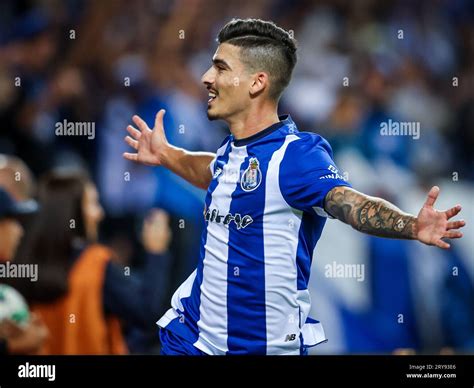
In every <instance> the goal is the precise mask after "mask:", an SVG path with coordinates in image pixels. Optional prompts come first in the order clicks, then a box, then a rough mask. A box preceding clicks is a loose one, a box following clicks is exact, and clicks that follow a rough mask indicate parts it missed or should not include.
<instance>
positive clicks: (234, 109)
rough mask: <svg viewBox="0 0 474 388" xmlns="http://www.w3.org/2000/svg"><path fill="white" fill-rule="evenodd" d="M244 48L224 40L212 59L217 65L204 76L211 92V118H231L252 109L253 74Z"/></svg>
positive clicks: (209, 111) (208, 115) (208, 109)
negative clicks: (244, 58) (244, 60)
mask: <svg viewBox="0 0 474 388" xmlns="http://www.w3.org/2000/svg"><path fill="white" fill-rule="evenodd" d="M239 55H240V48H239V47H237V46H233V45H231V44H228V43H222V44H221V45H219V47H218V48H217V51H216V53H215V54H214V57H213V58H212V62H213V65H212V66H211V67H210V68H209V70H208V71H207V72H206V73H205V74H204V75H203V76H202V82H203V83H204V84H205V85H206V88H207V89H208V91H209V100H208V102H207V117H208V118H209V120H216V119H223V120H226V121H227V120H228V119H230V118H232V117H235V116H236V115H238V114H239V113H242V112H245V110H246V109H248V107H249V105H250V102H251V98H250V93H249V85H250V84H251V81H252V80H251V75H250V74H248V72H247V71H246V68H245V65H244V64H243V63H242V62H241V61H240V56H239Z"/></svg>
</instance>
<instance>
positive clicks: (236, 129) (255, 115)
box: [228, 103, 280, 140]
mask: <svg viewBox="0 0 474 388" xmlns="http://www.w3.org/2000/svg"><path fill="white" fill-rule="evenodd" d="M279 121H280V120H279V119H278V113H277V106H276V105H275V104H270V103H267V104H265V105H263V106H254V107H251V108H250V109H249V110H248V111H245V112H242V114H241V115H239V116H238V117H235V118H232V119H230V120H228V124H229V127H230V132H231V133H232V135H233V136H234V138H235V139H236V140H240V139H245V138H247V137H250V136H252V135H255V134H256V133H258V132H260V131H263V130H264V129H265V128H268V127H269V126H271V125H273V124H275V123H278V122H279Z"/></svg>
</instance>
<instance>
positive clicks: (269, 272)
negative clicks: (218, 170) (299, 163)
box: [263, 135, 302, 354]
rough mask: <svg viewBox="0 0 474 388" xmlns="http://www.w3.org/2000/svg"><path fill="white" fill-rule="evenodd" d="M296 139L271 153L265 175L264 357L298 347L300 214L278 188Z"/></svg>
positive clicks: (294, 351) (289, 138)
mask: <svg viewBox="0 0 474 388" xmlns="http://www.w3.org/2000/svg"><path fill="white" fill-rule="evenodd" d="M298 139H299V138H298V137H297V136H295V135H287V136H286V139H285V143H284V144H283V145H282V146H281V147H280V149H278V150H277V151H275V152H274V153H273V155H272V158H271V160H270V162H269V165H268V170H267V176H266V187H265V194H266V195H265V211H264V217H263V239H264V242H263V243H264V252H265V301H266V325H267V327H266V329H267V354H299V348H300V338H299V334H300V307H299V305H298V298H297V294H296V291H297V279H298V274H297V268H296V251H297V248H298V233H299V228H300V225H301V217H302V213H301V212H299V211H295V210H294V209H292V208H291V207H290V206H289V205H288V204H287V203H286V201H285V199H284V198H283V195H282V193H281V191H280V185H279V173H280V164H281V161H282V160H283V157H284V155H285V152H286V149H287V147H288V144H290V143H291V142H293V141H295V140H298ZM292 338H293V339H292Z"/></svg>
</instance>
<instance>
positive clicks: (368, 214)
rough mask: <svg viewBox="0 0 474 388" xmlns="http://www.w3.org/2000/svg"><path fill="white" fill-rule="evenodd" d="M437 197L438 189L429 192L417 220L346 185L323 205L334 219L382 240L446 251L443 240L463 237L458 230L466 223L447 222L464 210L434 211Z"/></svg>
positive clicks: (328, 196) (326, 199) (329, 193)
mask: <svg viewBox="0 0 474 388" xmlns="http://www.w3.org/2000/svg"><path fill="white" fill-rule="evenodd" d="M438 194H439V188H438V187H437V186H435V187H433V188H432V189H431V190H430V192H429V193H428V198H427V200H426V202H425V204H424V205H423V207H422V209H421V210H420V212H419V214H418V216H417V217H415V216H413V215H411V214H408V213H404V212H402V211H401V210H400V209H399V208H397V207H396V206H395V205H393V204H391V203H390V202H388V201H386V200H384V199H381V198H377V197H370V196H368V195H365V194H363V193H360V192H358V191H356V190H354V189H352V188H350V187H345V186H338V187H335V188H333V189H332V190H330V191H329V192H328V194H327V195H326V198H325V202H324V206H325V209H326V211H327V212H328V213H329V214H331V215H332V216H333V217H335V218H337V219H338V220H340V221H342V222H344V223H346V224H349V225H351V226H352V227H353V228H354V229H356V230H358V231H360V232H363V233H367V234H371V235H375V236H379V237H388V238H400V239H409V240H418V241H420V242H422V243H424V244H427V245H435V246H437V247H439V248H443V249H447V248H449V247H450V245H449V244H448V243H446V242H445V241H443V240H442V238H450V239H451V238H460V237H462V233H461V232H460V231H459V230H458V229H459V228H461V227H463V226H464V225H465V222H464V221H451V222H448V220H449V219H450V218H452V217H454V216H455V215H456V214H458V213H459V212H460V211H461V206H460V205H456V206H455V207H453V208H451V209H449V210H446V211H443V212H441V211H438V210H436V209H434V208H433V205H434V203H435V201H436V199H437V197H438Z"/></svg>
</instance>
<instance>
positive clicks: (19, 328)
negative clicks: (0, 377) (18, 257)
mask: <svg viewBox="0 0 474 388" xmlns="http://www.w3.org/2000/svg"><path fill="white" fill-rule="evenodd" d="M35 211H36V207H35V204H34V203H32V202H16V201H15V200H14V199H13V198H12V197H11V196H10V195H9V194H8V193H7V192H6V191H5V190H3V189H0V263H2V264H4V263H6V262H7V261H11V260H12V259H13V257H14V255H15V252H16V249H17V247H18V245H19V243H20V240H21V238H22V236H23V229H22V227H21V224H20V222H19V221H18V218H19V217H25V216H26V215H28V214H31V213H33V212H35ZM47 336H48V331H47V329H46V327H45V325H44V324H43V322H42V321H41V320H40V319H39V318H38V317H37V316H34V315H33V316H31V317H30V319H29V320H28V321H27V322H26V323H25V324H24V325H20V324H19V323H15V322H13V321H11V320H9V319H5V320H2V321H1V322H0V355H1V354H6V353H8V354H35V353H36V352H37V351H38V350H39V349H40V348H41V346H42V345H43V343H44V341H45V340H46V338H47Z"/></svg>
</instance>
